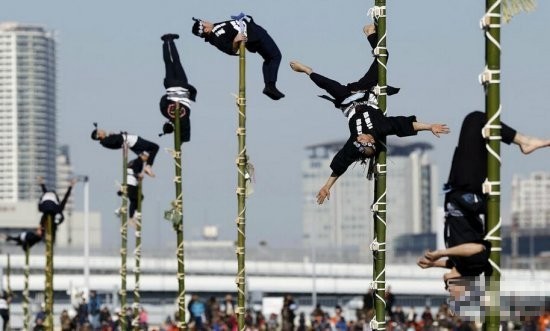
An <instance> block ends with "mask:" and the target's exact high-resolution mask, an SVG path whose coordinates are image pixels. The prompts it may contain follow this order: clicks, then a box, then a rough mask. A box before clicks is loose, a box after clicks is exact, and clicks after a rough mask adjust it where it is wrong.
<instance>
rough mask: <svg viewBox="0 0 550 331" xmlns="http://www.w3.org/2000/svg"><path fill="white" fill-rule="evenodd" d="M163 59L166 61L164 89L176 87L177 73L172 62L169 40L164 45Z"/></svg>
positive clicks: (164, 41) (165, 40)
mask: <svg viewBox="0 0 550 331" xmlns="http://www.w3.org/2000/svg"><path fill="white" fill-rule="evenodd" d="M162 58H163V60H164V69H165V74H164V87H165V88H169V87H174V86H178V85H175V83H176V81H177V76H176V71H175V70H174V64H173V60H172V50H171V49H170V43H169V41H168V40H167V39H164V40H163V43H162Z"/></svg>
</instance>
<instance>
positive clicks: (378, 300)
mask: <svg viewBox="0 0 550 331" xmlns="http://www.w3.org/2000/svg"><path fill="white" fill-rule="evenodd" d="M373 14H374V15H373V16H374V22H375V24H376V31H377V35H378V42H377V45H376V49H375V56H376V58H377V62H378V87H377V88H378V91H377V94H378V107H379V108H380V111H381V112H383V113H384V115H386V109H387V106H386V101H387V100H386V64H387V60H388V57H387V51H386V1H385V0H375V7H374V8H373ZM380 143H381V144H380V145H382V146H386V139H385V138H383V139H380ZM375 174H376V177H375V183H374V186H375V191H374V196H375V200H376V202H375V204H374V205H373V211H374V245H373V260H374V261H373V269H374V270H373V283H372V284H373V289H374V310H375V316H374V318H373V321H375V322H371V326H372V329H373V330H385V329H386V299H385V294H386V214H387V213H386V208H387V206H386V179H387V177H386V149H385V147H384V148H382V149H381V150H380V152H379V154H378V156H377V168H376V172H375Z"/></svg>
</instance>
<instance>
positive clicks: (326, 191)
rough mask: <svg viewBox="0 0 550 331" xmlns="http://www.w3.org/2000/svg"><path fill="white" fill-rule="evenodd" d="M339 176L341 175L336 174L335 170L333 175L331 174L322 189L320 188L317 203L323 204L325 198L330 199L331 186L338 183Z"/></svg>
mask: <svg viewBox="0 0 550 331" xmlns="http://www.w3.org/2000/svg"><path fill="white" fill-rule="evenodd" d="M338 177H340V176H338V175H336V174H335V173H334V172H333V173H332V175H330V177H329V178H328V180H327V182H326V183H325V185H323V187H321V189H320V190H319V193H317V203H318V204H320V205H321V204H323V202H324V201H325V199H327V200H330V188H331V187H332V185H334V183H336V180H337V179H338Z"/></svg>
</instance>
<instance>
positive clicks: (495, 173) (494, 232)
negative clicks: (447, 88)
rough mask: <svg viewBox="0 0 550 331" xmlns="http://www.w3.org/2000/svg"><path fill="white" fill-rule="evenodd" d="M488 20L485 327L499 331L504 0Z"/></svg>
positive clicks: (491, 5) (490, 2)
mask: <svg viewBox="0 0 550 331" xmlns="http://www.w3.org/2000/svg"><path fill="white" fill-rule="evenodd" d="M486 8H487V13H486V15H485V17H484V22H485V29H484V30H485V61H486V71H485V72H484V75H483V79H482V81H483V84H484V88H485V113H486V114H487V119H488V123H487V124H488V126H487V127H488V129H489V131H488V132H485V137H486V139H487V140H486V141H487V147H488V151H489V153H487V182H486V184H485V189H484V191H485V192H486V193H487V215H486V216H487V217H486V223H487V227H486V228H487V230H488V231H487V233H488V234H487V239H488V240H489V241H490V242H491V245H492V246H491V255H490V257H489V259H490V261H489V262H490V263H491V265H492V266H493V273H492V275H491V276H490V277H489V279H488V282H487V286H486V290H488V291H489V299H490V306H489V307H488V310H487V313H486V315H485V329H486V330H499V327H500V313H499V306H500V302H499V301H500V300H499V299H500V248H501V234H500V225H501V222H500V141H501V137H500V128H501V124H500V110H501V107H500V52H501V48H500V24H501V0H486Z"/></svg>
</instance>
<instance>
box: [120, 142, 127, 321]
mask: <svg viewBox="0 0 550 331" xmlns="http://www.w3.org/2000/svg"><path fill="white" fill-rule="evenodd" d="M123 135H124V144H123V146H122V188H121V192H122V206H121V207H120V238H121V243H120V316H119V317H120V329H121V330H126V327H127V326H126V324H127V323H126V274H127V266H126V259H127V255H128V251H127V250H128V248H127V247H128V180H127V176H128V169H127V167H128V143H127V139H126V136H127V133H123Z"/></svg>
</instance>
